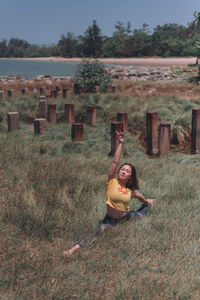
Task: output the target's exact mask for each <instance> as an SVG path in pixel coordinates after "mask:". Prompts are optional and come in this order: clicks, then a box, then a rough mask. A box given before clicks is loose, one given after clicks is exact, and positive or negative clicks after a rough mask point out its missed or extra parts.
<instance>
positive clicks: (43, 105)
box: [39, 100, 47, 119]
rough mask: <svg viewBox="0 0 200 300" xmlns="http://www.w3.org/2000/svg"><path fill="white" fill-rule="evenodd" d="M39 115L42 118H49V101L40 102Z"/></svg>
mask: <svg viewBox="0 0 200 300" xmlns="http://www.w3.org/2000/svg"><path fill="white" fill-rule="evenodd" d="M39 115H40V118H45V119H46V118H47V101H46V100H40V101H39Z"/></svg>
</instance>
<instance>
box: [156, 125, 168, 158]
mask: <svg viewBox="0 0 200 300" xmlns="http://www.w3.org/2000/svg"><path fill="white" fill-rule="evenodd" d="M170 129H171V125H170V124H169V123H160V130H159V154H160V155H163V154H165V153H167V152H169V151H170Z"/></svg>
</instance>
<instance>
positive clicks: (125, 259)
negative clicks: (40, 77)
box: [0, 95, 200, 299]
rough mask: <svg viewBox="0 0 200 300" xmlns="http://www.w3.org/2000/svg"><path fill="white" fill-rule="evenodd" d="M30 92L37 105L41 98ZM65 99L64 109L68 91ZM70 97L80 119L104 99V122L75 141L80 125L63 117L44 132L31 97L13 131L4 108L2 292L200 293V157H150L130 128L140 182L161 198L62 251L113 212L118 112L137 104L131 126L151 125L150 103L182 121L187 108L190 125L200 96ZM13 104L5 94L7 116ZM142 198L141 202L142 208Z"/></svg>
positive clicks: (131, 155) (42, 295) (87, 295)
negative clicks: (110, 178) (110, 185)
mask: <svg viewBox="0 0 200 300" xmlns="http://www.w3.org/2000/svg"><path fill="white" fill-rule="evenodd" d="M12 101H13V107H14V109H12V108H13V107H12V106H9V110H12V111H14V110H15V108H16V107H17V106H16V105H19V103H20V101H22V100H20V99H15V100H12ZM26 101H30V103H32V106H31V107H33V106H34V105H35V106H34V107H35V109H36V111H35V112H34V114H36V115H37V99H35V100H34V99H32V100H31V99H29V98H27V99H26ZM34 101H35V102H34ZM56 101H57V104H58V107H60V109H59V112H60V114H62V107H63V104H64V101H63V100H62V99H57V100H56ZM70 101H71V102H73V103H75V107H76V119H77V120H78V119H79V120H85V117H86V115H85V110H84V109H85V108H86V106H87V105H97V108H98V109H97V111H98V121H97V124H96V126H94V127H92V128H91V127H89V126H87V125H84V139H83V140H82V141H81V142H78V143H72V142H71V137H70V126H69V125H67V124H65V123H63V122H62V118H61V119H60V122H59V123H58V124H57V125H56V126H53V125H48V128H47V131H46V132H45V133H44V134H43V135H34V133H33V124H32V121H31V118H29V117H30V116H32V114H33V110H32V108H31V109H29V107H28V106H27V108H26V109H24V111H23V110H22V111H23V114H24V116H26V118H25V119H26V122H25V121H23V122H21V124H20V130H17V131H15V132H12V133H7V125H6V122H5V118H4V117H3V121H2V122H1V124H0V129H1V140H0V165H1V168H0V178H1V180H0V187H1V188H0V199H1V200H0V201H1V204H0V226H1V230H0V240H1V243H0V244H1V250H0V251H1V252H0V254H1V272H0V291H1V292H0V294H1V299H30V298H33V299H198V298H199V257H200V255H199V254H200V253H199V208H200V207H199V206H200V205H199V203H200V202H199V199H200V190H199V174H200V157H199V156H198V155H189V154H184V153H178V152H176V151H173V150H172V151H171V152H170V153H169V154H167V155H165V156H163V157H160V158H159V159H150V158H149V157H148V156H147V155H146V154H145V149H144V148H143V147H142V146H141V145H140V143H139V142H138V140H137V138H136V137H135V136H134V135H133V134H132V133H131V132H130V131H129V132H127V133H126V137H125V145H124V146H125V149H124V153H125V154H124V158H122V159H121V162H122V163H123V162H125V161H131V162H133V163H134V165H135V166H136V169H137V172H138V177H139V182H140V187H141V189H140V191H141V193H143V194H144V195H145V196H146V197H152V198H155V199H156V200H155V205H154V206H153V207H152V208H151V209H150V211H149V213H148V215H147V217H145V218H144V219H143V220H142V221H140V222H130V223H124V224H120V225H119V226H116V227H114V228H112V229H111V230H110V231H108V232H105V233H104V234H102V235H101V236H99V237H98V238H96V239H95V240H94V241H93V242H92V241H91V243H90V242H89V243H88V244H87V245H86V247H85V248H83V249H82V250H80V251H78V252H77V253H75V254H74V255H72V256H71V257H69V258H67V259H63V258H62V252H63V250H64V249H67V248H70V247H71V246H72V245H74V243H76V242H77V241H78V240H79V239H81V238H82V237H83V236H84V235H85V234H87V233H89V232H91V231H92V230H94V229H95V227H96V226H97V224H98V222H99V221H100V220H101V219H102V218H103V217H104V215H105V212H106V210H105V180H106V174H107V171H108V168H109V166H110V164H111V161H112V158H111V157H109V155H108V153H109V152H110V125H109V122H110V121H111V120H112V119H113V118H115V116H116V112H117V111H118V110H119V109H120V110H126V111H128V112H129V129H131V128H132V127H131V126H132V123H134V126H136V127H137V130H140V129H141V130H144V129H143V126H144V125H145V121H143V119H144V120H145V112H146V111H147V110H149V109H150V110H154V109H156V108H158V115H159V118H160V119H161V118H162V119H165V121H170V122H172V124H175V123H176V122H179V121H177V120H181V119H182V118H183V116H184V120H188V123H187V124H188V125H187V126H190V118H191V111H190V110H189V107H191V108H192V107H197V106H198V103H197V102H195V101H196V100H190V101H189V100H188V99H184V98H183V99H182V98H177V97H174V98H169V97H167V98H166V97H153V98H149V99H135V98H131V97H130V96H126V95H124V96H118V95H115V96H113V95H104V96H100V95H95V96H88V95H87V96H79V97H78V96H76V97H75V96H74V97H72V98H71V99H70ZM173 103H174V105H173ZM9 105H11V103H9ZM17 108H18V109H20V105H19V106H18V107H17ZM7 109H8V104H6V103H4V104H3V103H2V104H1V111H2V113H3V116H6V111H7ZM136 117H137V118H136ZM25 119H24V120H25ZM178 124H179V126H182V125H183V124H182V123H181V124H182V125H180V122H179V123H178ZM184 124H185V123H184ZM188 128H189V127H188ZM138 205H139V202H138V201H137V200H134V201H133V202H132V208H133V209H135V208H137V207H138Z"/></svg>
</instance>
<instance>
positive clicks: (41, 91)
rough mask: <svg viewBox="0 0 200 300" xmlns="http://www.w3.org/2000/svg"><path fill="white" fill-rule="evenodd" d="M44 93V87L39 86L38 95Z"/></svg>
mask: <svg viewBox="0 0 200 300" xmlns="http://www.w3.org/2000/svg"><path fill="white" fill-rule="evenodd" d="M42 95H44V88H43V87H42V86H41V87H40V96H42Z"/></svg>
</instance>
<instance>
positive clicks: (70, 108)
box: [64, 103, 74, 124]
mask: <svg viewBox="0 0 200 300" xmlns="http://www.w3.org/2000/svg"><path fill="white" fill-rule="evenodd" d="M64 118H65V121H66V122H67V123H69V124H72V123H74V104H73V103H67V104H65V106H64Z"/></svg>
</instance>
